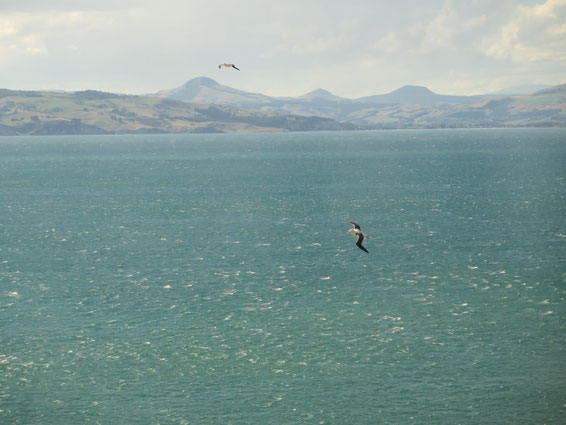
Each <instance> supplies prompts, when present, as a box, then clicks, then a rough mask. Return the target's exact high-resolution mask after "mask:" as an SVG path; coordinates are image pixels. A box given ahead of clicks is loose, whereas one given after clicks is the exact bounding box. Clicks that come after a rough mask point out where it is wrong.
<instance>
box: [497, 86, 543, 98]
mask: <svg viewBox="0 0 566 425" xmlns="http://www.w3.org/2000/svg"><path fill="white" fill-rule="evenodd" d="M551 87H552V86H547V85H544V84H522V85H520V86H512V87H506V88H504V89H501V90H498V91H496V92H495V93H492V94H494V95H499V96H501V95H505V96H524V95H528V94H533V93H536V92H537V91H540V90H544V89H548V88H551Z"/></svg>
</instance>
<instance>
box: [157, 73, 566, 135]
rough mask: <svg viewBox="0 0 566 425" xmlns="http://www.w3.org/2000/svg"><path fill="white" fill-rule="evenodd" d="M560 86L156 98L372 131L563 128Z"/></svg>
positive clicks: (189, 87)
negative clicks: (520, 90)
mask: <svg viewBox="0 0 566 425" xmlns="http://www.w3.org/2000/svg"><path fill="white" fill-rule="evenodd" d="M562 89H563V86H557V87H553V88H549V89H545V90H543V91H541V92H537V93H535V94H533V95H529V96H497V95H483V96H450V95H441V94H437V93H434V92H432V91H431V90H429V89H428V88H426V87H421V86H404V87H401V88H399V89H397V90H395V91H393V92H391V93H388V94H383V95H373V96H366V97H361V98H357V99H347V98H342V97H338V96H335V95H333V94H332V93H330V92H328V91H327V90H324V89H317V90H314V91H312V92H310V93H307V94H305V95H303V96H300V97H296V98H292V97H287V98H283V97H269V96H265V95H261V94H257V93H246V92H243V91H240V90H236V89H232V88H230V87H226V86H222V85H220V84H218V83H217V82H216V81H214V80H211V79H210V78H206V77H199V78H195V79H193V80H191V81H189V82H187V83H186V84H185V85H184V86H181V87H179V88H177V89H173V90H165V91H161V92H159V93H158V94H157V95H158V96H162V97H170V98H175V99H179V100H183V101H191V102H195V101H198V102H202V103H226V104H229V105H232V106H234V107H238V108H244V109H251V110H259V111H263V112H267V111H268V112H272V113H280V114H293V115H301V116H307V117H314V116H318V117H325V118H329V119H333V120H336V121H339V122H350V123H353V124H356V125H360V126H366V127H370V128H436V127H441V128H443V127H451V128H452V127H500V126H557V125H558V126H565V125H566V118H565V117H564V106H565V105H566V99H565V98H564V96H563V95H562Z"/></svg>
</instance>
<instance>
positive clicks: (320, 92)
mask: <svg viewBox="0 0 566 425" xmlns="http://www.w3.org/2000/svg"><path fill="white" fill-rule="evenodd" d="M300 99H322V100H341V99H342V98H341V97H338V96H335V95H333V94H332V93H330V92H329V91H328V90H324V89H316V90H313V91H311V92H309V93H307V94H305V95H303V96H301V97H300Z"/></svg>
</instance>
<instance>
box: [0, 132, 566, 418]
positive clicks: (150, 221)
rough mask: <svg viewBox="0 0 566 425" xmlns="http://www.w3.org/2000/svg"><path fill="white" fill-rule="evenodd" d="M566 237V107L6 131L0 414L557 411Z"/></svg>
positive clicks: (563, 388)
mask: <svg viewBox="0 0 566 425" xmlns="http://www.w3.org/2000/svg"><path fill="white" fill-rule="evenodd" d="M350 221H353V222H355V223H357V224H359V225H360V226H361V229H362V231H363V232H364V233H366V234H367V235H368V236H369V237H368V238H365V239H364V241H363V244H364V246H365V247H366V248H367V250H368V251H369V252H368V253H366V252H364V251H362V250H360V249H359V248H358V247H357V246H356V239H355V238H353V237H352V236H351V235H349V234H348V233H347V232H348V230H349V229H351V227H352V226H351V225H350V224H349V222H350ZM565 260H566V129H470V130H395V131H362V132H312V133H303V132H300V133H261V134H200V135H197V134H194V135H123V136H122V135H114V136H48V137H47V136H46V137H44V136H33V137H26V136H19V137H2V138H0V423H1V424H7V425H12V424H17V425H20V424H21V425H28V424H33V425H40V424H41V425H66V424H136V425H145V424H148V425H150V424H151V425H154V424H155V425H157V424H180V425H193V424H194V425H197V424H234V425H237V424H238V425H240V424H242V425H243V424H246V425H247V424H252V425H253V424H257V425H267V424H273V425H284V424H289V425H291V424H317V425H322V424H353V425H364V424H372V425H373V424H431V425H442V424H447V425H448V424H565V423H566V321H565V319H566V306H565V296H566V261H565Z"/></svg>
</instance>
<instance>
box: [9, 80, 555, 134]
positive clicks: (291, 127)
mask: <svg viewBox="0 0 566 425" xmlns="http://www.w3.org/2000/svg"><path fill="white" fill-rule="evenodd" d="M187 99H189V100H190V102H187V101H186V100H187ZM196 102H198V103H196ZM533 126H536V127H556V126H561V127H566V84H562V85H559V86H554V87H550V88H546V89H544V90H541V91H538V92H536V93H534V94H531V95H526V96H447V95H439V94H436V93H433V92H432V91H430V90H428V89H427V88H425V87H416V86H405V87H401V88H400V89H398V90H395V91H393V92H391V93H388V94H385V95H375V96H368V97H365V98H360V99H345V98H341V97H338V96H335V95H333V94H332V93H330V92H328V91H326V90H323V89H317V90H314V91H312V92H310V93H307V94H306V95H304V96H300V97H297V98H291V97H289V98H284V97H277V98H275V97H269V96H265V95H262V94H259V93H247V92H245V91H242V90H237V89H233V88H231V87H227V86H222V85H220V84H218V83H217V82H216V81H214V80H212V79H210V78H206V77H200V78H197V79H194V80H191V81H189V82H188V83H186V84H184V85H183V86H181V87H179V88H177V89H171V90H163V91H161V92H159V93H157V94H155V95H153V96H126V95H119V94H113V93H103V92H98V91H93V90H85V91H80V92H75V93H66V92H45V91H21V90H7V89H0V135H19V134H116V133H118V134H120V133H195V132H196V133H202V132H252V131H262V132H267V131H316V130H355V129H395V128H469V127H533Z"/></svg>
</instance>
